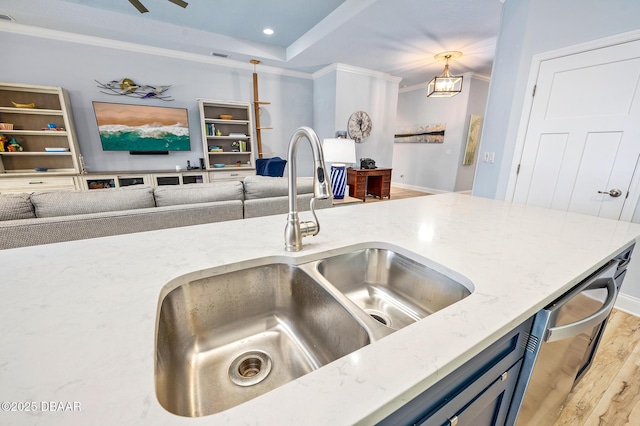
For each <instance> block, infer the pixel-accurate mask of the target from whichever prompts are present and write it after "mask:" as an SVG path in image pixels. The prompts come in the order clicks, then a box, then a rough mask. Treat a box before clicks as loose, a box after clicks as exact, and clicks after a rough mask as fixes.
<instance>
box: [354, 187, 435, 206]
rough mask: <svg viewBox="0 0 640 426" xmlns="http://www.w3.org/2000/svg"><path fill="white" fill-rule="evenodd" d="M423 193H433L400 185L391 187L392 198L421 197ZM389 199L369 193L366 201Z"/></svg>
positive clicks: (374, 201)
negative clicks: (400, 186) (399, 186)
mask: <svg viewBox="0 0 640 426" xmlns="http://www.w3.org/2000/svg"><path fill="white" fill-rule="evenodd" d="M423 195H433V194H430V193H428V192H421V191H414V190H412V189H405V188H398V187H394V186H392V187H391V199H392V200H400V199H402V198H412V197H420V196H423ZM387 200H389V199H388V198H384V199H382V200H381V199H379V198H377V197H374V196H373V195H367V199H366V201H365V202H366V203H376V202H379V201H387Z"/></svg>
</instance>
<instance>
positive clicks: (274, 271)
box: [155, 247, 473, 417]
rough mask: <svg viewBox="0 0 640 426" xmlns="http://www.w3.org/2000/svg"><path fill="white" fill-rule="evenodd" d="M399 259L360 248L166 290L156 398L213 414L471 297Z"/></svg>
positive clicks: (189, 412)
mask: <svg viewBox="0 0 640 426" xmlns="http://www.w3.org/2000/svg"><path fill="white" fill-rule="evenodd" d="M399 251H400V250H396V249H389V248H380V247H368V248H359V249H355V250H347V251H345V252H343V253H341V254H335V255H331V256H322V255H319V256H318V258H317V260H314V261H310V262H306V263H303V264H295V259H293V258H292V259H290V260H291V263H288V262H286V261H278V262H273V261H270V260H269V259H264V262H262V263H261V262H259V261H258V262H252V263H250V264H249V263H247V264H238V265H233V266H232V267H225V268H223V269H220V268H218V269H216V270H213V272H211V273H209V274H206V273H204V274H202V275H204V276H203V277H197V278H193V274H189V275H188V277H191V278H187V277H185V278H183V279H181V278H178V279H177V280H173V281H172V283H170V285H168V286H167V287H170V288H171V289H170V291H168V293H167V292H166V291H165V292H163V294H162V295H161V297H160V302H159V308H158V316H157V323H156V351H155V355H156V357H155V381H156V394H157V397H158V400H159V402H160V403H161V405H162V406H163V407H164V408H165V409H166V410H168V411H170V412H172V413H174V414H177V415H181V416H189V417H199V416H206V415H210V414H214V413H218V412H221V411H224V410H226V409H229V408H231V407H234V406H236V405H238V404H241V403H243V402H245V401H248V400H250V399H253V398H255V397H257V396H259V395H262V394H264V393H266V392H268V391H270V390H273V389H275V388H277V387H279V386H282V385H284V384H285V383H288V382H290V381H292V380H295V379H296V378H298V377H300V376H303V375H305V374H307V373H310V372H311V371H313V370H316V369H319V368H321V367H322V366H324V365H326V364H328V363H330V362H332V361H335V360H336V359H338V358H341V357H343V356H345V355H348V354H350V353H351V352H354V351H356V350H358V349H360V348H362V347H363V346H366V345H368V344H369V343H372V342H375V341H377V340H380V339H382V338H384V337H385V336H388V335H389V334H391V333H393V332H394V331H396V330H398V329H400V328H403V327H406V326H408V325H410V324H413V323H415V322H416V321H419V320H421V319H423V318H425V317H428V316H429V315H430V314H432V313H434V312H436V311H438V310H441V309H444V308H445V307H447V306H450V305H452V304H453V303H456V302H457V301H460V300H462V299H464V298H465V297H467V296H468V295H470V294H471V290H472V289H473V285H472V284H471V283H470V282H469V281H468V280H466V279H465V278H462V277H455V279H454V278H453V274H452V273H448V272H444V273H443V272H438V271H437V270H436V269H442V268H438V267H437V265H435V264H431V265H430V266H428V265H427V263H428V262H424V261H420V262H418V261H416V260H414V259H412V257H414V256H411V255H410V254H400V253H399Z"/></svg>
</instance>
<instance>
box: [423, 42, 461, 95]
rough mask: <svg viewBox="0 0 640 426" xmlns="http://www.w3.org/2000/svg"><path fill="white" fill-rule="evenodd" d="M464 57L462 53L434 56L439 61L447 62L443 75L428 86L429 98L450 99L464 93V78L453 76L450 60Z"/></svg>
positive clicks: (445, 53) (446, 53) (443, 53)
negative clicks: (450, 69) (450, 70)
mask: <svg viewBox="0 0 640 426" xmlns="http://www.w3.org/2000/svg"><path fill="white" fill-rule="evenodd" d="M460 56H462V52H442V53H438V54H437V55H436V56H434V59H436V60H438V61H442V60H444V61H445V64H444V70H443V71H442V74H440V75H439V76H437V77H433V79H432V80H431V81H430V82H429V84H427V97H428V98H450V97H452V96H455V95H457V94H458V93H460V92H462V76H461V75H452V74H451V73H450V72H449V60H450V59H457V58H459V57H460Z"/></svg>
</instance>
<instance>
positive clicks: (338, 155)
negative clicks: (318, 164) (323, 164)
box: [322, 139, 356, 163]
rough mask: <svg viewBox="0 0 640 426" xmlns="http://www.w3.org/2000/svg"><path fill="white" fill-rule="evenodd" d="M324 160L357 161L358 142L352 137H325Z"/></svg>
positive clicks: (323, 144)
mask: <svg viewBox="0 0 640 426" xmlns="http://www.w3.org/2000/svg"><path fill="white" fill-rule="evenodd" d="M322 151H323V152H324V161H327V162H329V163H355V162H356V144H355V142H354V141H353V140H352V139H324V140H323V141H322Z"/></svg>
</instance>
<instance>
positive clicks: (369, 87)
mask: <svg viewBox="0 0 640 426" xmlns="http://www.w3.org/2000/svg"><path fill="white" fill-rule="evenodd" d="M378 74H379V73H372V72H367V70H362V69H355V68H351V67H349V68H346V67H338V69H337V80H336V129H335V130H347V122H348V121H349V117H350V116H351V114H353V113H354V112H356V111H365V112H366V113H367V114H369V116H370V117H371V122H372V127H371V134H370V135H369V137H368V138H366V139H364V140H363V141H362V142H361V143H359V144H356V159H357V160H358V163H357V166H358V167H359V166H360V164H359V159H360V158H373V159H374V160H375V161H376V166H378V167H391V165H392V162H393V131H394V128H395V122H396V108H397V104H398V84H399V82H400V79H398V78H395V77H390V76H387V75H378Z"/></svg>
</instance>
